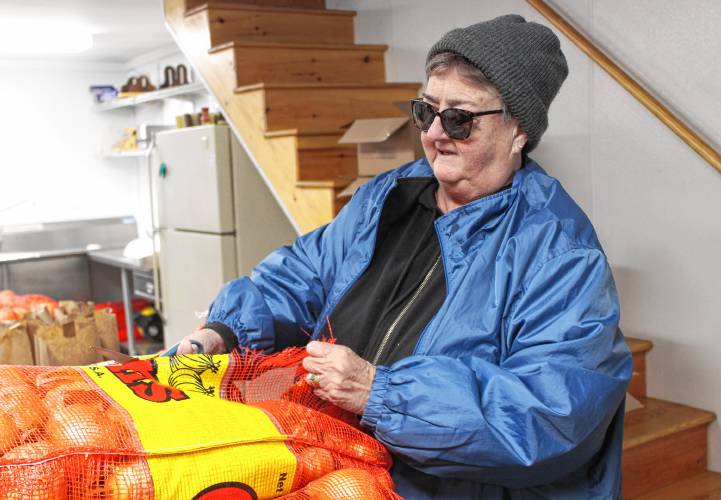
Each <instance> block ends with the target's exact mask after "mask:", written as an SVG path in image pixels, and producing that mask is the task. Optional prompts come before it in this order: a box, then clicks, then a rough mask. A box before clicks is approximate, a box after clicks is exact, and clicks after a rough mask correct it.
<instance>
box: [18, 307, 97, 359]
mask: <svg viewBox="0 0 721 500" xmlns="http://www.w3.org/2000/svg"><path fill="white" fill-rule="evenodd" d="M29 323H31V322H30V321H29ZM29 331H30V333H31V335H32V337H33V344H34V348H35V364H37V365H43V366H47V365H50V366H78V365H89V364H93V363H97V362H99V361H101V360H102V358H101V356H100V355H99V354H98V353H97V352H96V351H95V350H93V349H92V347H91V346H99V345H100V342H99V339H98V329H97V326H96V324H95V317H94V316H93V315H92V314H91V315H77V316H75V317H74V318H69V319H68V320H66V321H65V322H62V323H60V322H54V323H51V324H47V323H44V322H42V321H35V322H32V324H31V327H30V329H29Z"/></svg>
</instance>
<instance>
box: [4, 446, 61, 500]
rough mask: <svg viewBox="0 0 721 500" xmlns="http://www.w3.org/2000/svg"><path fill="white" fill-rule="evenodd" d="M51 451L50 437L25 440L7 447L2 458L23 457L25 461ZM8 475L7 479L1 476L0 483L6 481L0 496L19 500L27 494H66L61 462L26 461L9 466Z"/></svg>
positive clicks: (28, 496) (30, 496)
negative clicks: (17, 444) (8, 449)
mask: <svg viewBox="0 0 721 500" xmlns="http://www.w3.org/2000/svg"><path fill="white" fill-rule="evenodd" d="M52 451H53V446H52V444H51V443H50V442H49V441H38V442H36V443H27V444H23V445H20V446H17V447H15V448H13V449H12V450H10V451H8V452H7V453H6V454H5V455H4V456H3V459H6V460H24V461H28V462H32V461H35V462H37V461H38V460H41V459H43V458H45V457H47V455H49V454H50V453H51V452H52ZM8 470H9V471H11V472H10V473H11V475H10V477H9V478H8V479H9V480H8V481H5V478H4V477H2V476H0V483H2V484H3V485H7V486H8V488H7V490H4V491H3V498H7V499H13V500H20V499H27V498H53V499H60V498H66V496H67V493H66V490H67V487H66V484H65V474H64V471H63V467H62V463H61V462H59V461H57V460H52V459H51V460H48V461H44V462H40V463H28V464H27V465H18V466H16V467H12V468H8Z"/></svg>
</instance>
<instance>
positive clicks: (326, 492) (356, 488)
mask: <svg viewBox="0 0 721 500" xmlns="http://www.w3.org/2000/svg"><path fill="white" fill-rule="evenodd" d="M303 491H305V493H307V494H308V496H309V497H310V498H312V499H313V500H340V499H347V500H351V499H357V498H362V499H364V500H383V499H385V498H387V495H386V494H385V492H384V491H383V490H382V489H381V487H380V485H379V484H378V483H377V482H376V480H375V478H374V477H373V474H371V473H370V472H369V471H367V470H364V469H341V470H337V471H334V472H331V473H329V474H326V475H325V476H323V477H321V478H320V479H316V480H315V481H313V482H310V483H308V485H307V486H306V487H305V489H304V490H303Z"/></svg>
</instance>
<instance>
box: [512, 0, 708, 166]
mask: <svg viewBox="0 0 721 500" xmlns="http://www.w3.org/2000/svg"><path fill="white" fill-rule="evenodd" d="M526 1H527V2H528V3H529V4H531V5H532V6H533V7H535V9H536V10H538V12H540V13H541V14H542V15H543V16H545V17H546V19H548V20H549V21H550V22H551V23H552V24H553V25H554V26H555V27H556V28H558V30H559V31H561V33H563V34H564V35H566V36H567V37H568V38H569V39H570V40H571V41H572V42H573V43H575V44H576V45H577V46H578V48H580V49H581V50H582V51H583V52H585V53H586V55H588V56H589V57H590V58H591V59H592V60H593V61H594V62H596V63H597V64H598V65H599V66H601V68H603V70H604V71H606V73H608V74H609V75H611V77H612V78H613V79H614V80H616V81H617V82H618V83H620V84H621V86H622V87H623V88H625V89H626V90H627V91H628V92H629V93H630V94H631V95H632V96H633V97H635V98H636V99H637V100H638V101H639V102H640V103H641V104H643V105H644V106H645V107H646V108H647V109H648V110H649V111H651V113H653V114H654V115H656V117H657V118H658V119H659V120H661V121H662V122H663V123H664V124H665V125H666V126H667V127H668V128H670V129H671V130H672V131H673V133H675V134H676V135H677V136H679V137H680V138H681V140H682V141H683V142H685V143H686V144H687V145H688V146H689V147H691V149H693V150H694V151H695V152H696V153H697V154H698V155H699V156H701V158H703V159H704V160H706V161H707V162H708V163H709V164H711V166H712V167H714V168H715V169H716V170H718V171H719V172H721V154H719V153H718V151H716V150H715V149H713V148H712V147H711V146H709V145H708V144H707V143H706V142H705V141H704V140H703V139H701V137H699V136H698V134H696V133H695V132H694V131H693V130H691V128H690V127H689V126H687V125H686V124H685V123H684V122H683V121H681V120H680V119H679V118H678V117H677V116H676V115H674V114H673V113H672V112H671V111H669V110H668V108H666V107H665V106H664V105H663V104H661V103H660V102H659V101H658V100H657V99H656V98H655V97H653V95H651V93H650V92H649V91H648V90H646V89H645V88H643V87H642V86H641V85H640V84H639V83H638V82H636V81H635V80H634V79H633V78H631V77H630V76H629V75H628V73H626V72H625V71H624V70H622V69H621V68H620V67H619V66H618V65H617V64H616V63H614V62H613V61H612V60H611V59H610V58H609V57H608V56H607V55H606V54H604V53H603V52H602V51H601V50H599V49H598V48H597V47H596V46H594V45H593V44H592V43H591V42H590V41H589V40H588V39H587V38H586V37H585V36H583V35H582V34H581V33H579V32H578V31H577V30H576V29H575V28H574V27H573V26H571V25H570V24H569V23H568V22H567V21H566V20H565V19H563V17H561V15H560V14H558V12H556V11H555V10H554V9H553V8H552V7H550V6H549V5H548V4H547V3H546V2H544V1H543V0H526Z"/></svg>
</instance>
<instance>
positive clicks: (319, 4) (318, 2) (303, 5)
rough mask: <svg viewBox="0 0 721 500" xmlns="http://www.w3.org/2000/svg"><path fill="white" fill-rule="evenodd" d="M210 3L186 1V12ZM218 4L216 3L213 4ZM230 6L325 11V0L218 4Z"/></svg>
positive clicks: (252, 0)
mask: <svg viewBox="0 0 721 500" xmlns="http://www.w3.org/2000/svg"><path fill="white" fill-rule="evenodd" d="M207 3H208V0H185V10H186V11H189V10H192V9H195V8H198V7H201V6H203V5H205V4H207ZM213 3H216V2H213ZM220 3H224V4H228V5H264V6H268V7H292V8H294V9H325V0H234V1H233V0H224V1H223V2H217V4H220Z"/></svg>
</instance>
